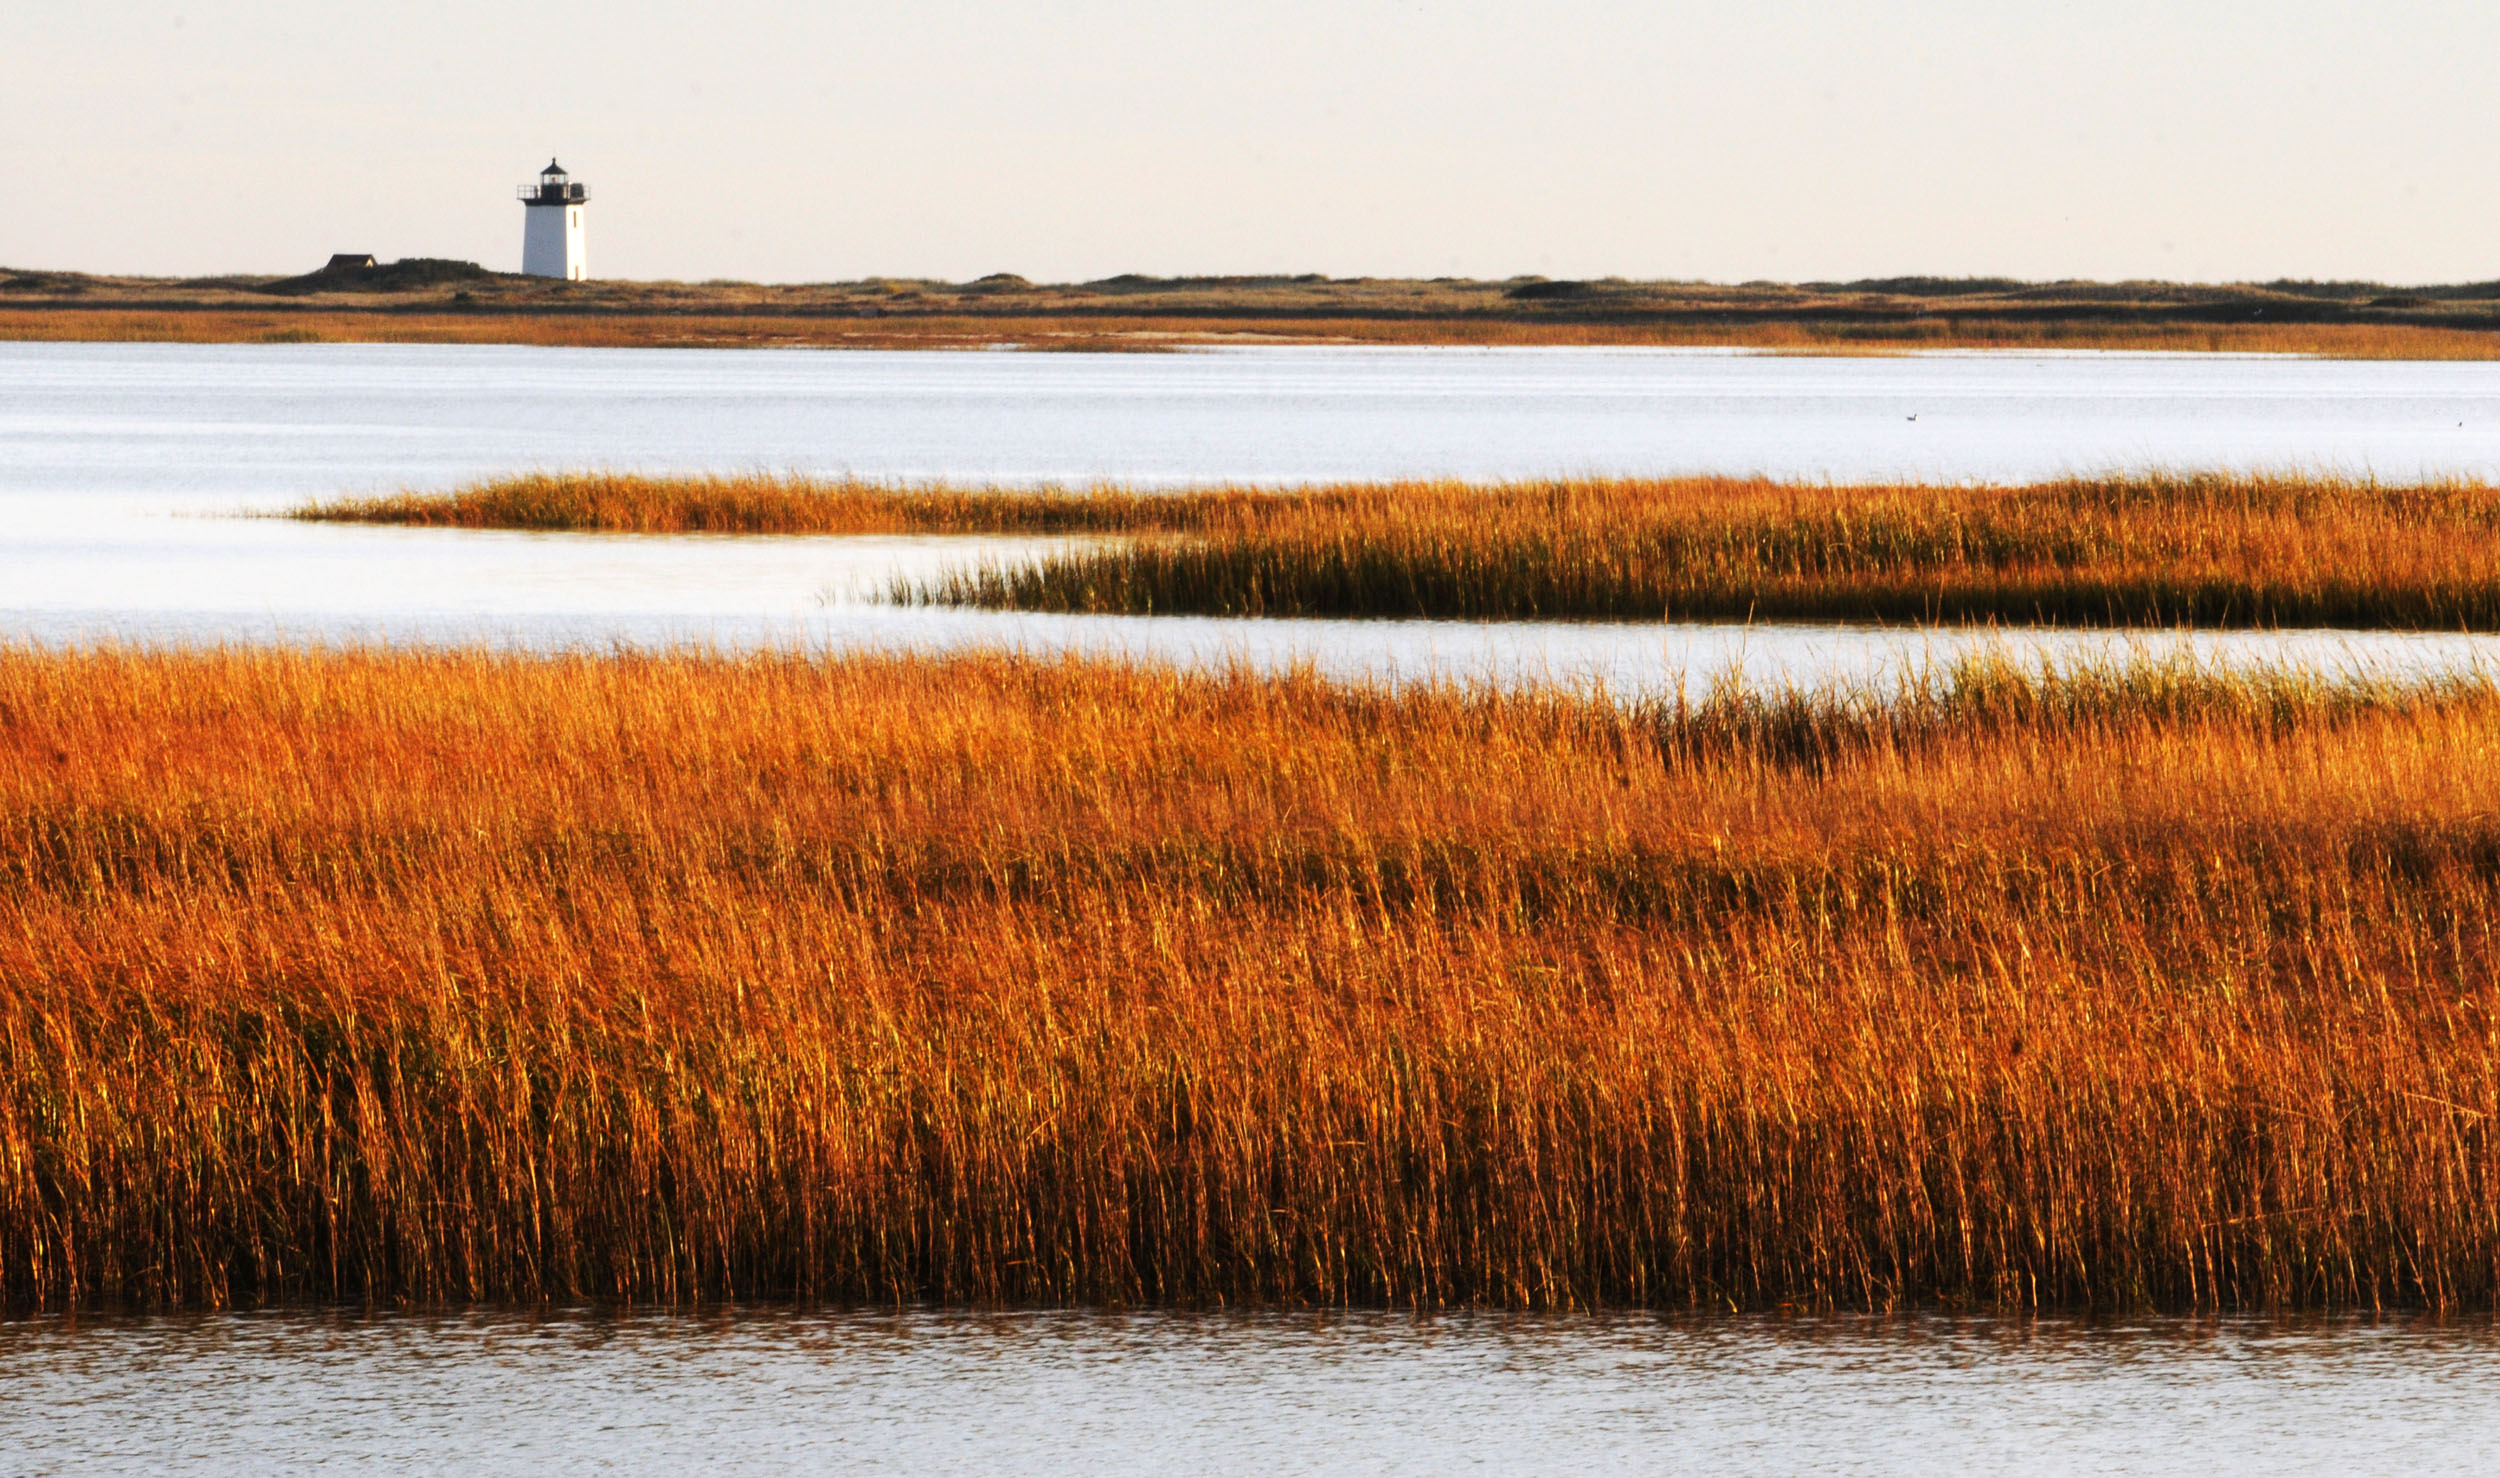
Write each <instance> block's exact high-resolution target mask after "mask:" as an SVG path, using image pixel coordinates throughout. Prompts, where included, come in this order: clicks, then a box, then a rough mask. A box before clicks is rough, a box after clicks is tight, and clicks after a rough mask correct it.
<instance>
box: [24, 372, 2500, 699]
mask: <svg viewBox="0 0 2500 1478" xmlns="http://www.w3.org/2000/svg"><path fill="white" fill-rule="evenodd" d="M1913 415H1915V416H1916V417H1917V419H1916V420H1915V421H1913V420H1911V419H1909V418H1910V417H1911V416H1913ZM583 466H610V467H619V468H639V469H652V470H666V469H686V470H739V469H755V468H764V469H796V470H807V471H813V472H850V473H857V474H861V475H864V476H871V477H880V478H941V477H942V478H952V479H960V480H972V479H1001V480H1008V481H1019V482H1086V481H1090V480H1096V479H1107V480H1113V481H1119V482H1126V483H1133V484H1153V485H1170V484H1186V483H1199V482H1210V481H1220V480H1240V481H1256V482H1267V483H1293V482H1302V481H1309V480H1313V479H1322V478H1385V477H1399V476H1410V475H1418V474H1430V473H1447V474H1452V475H1459V476H1466V477H1478V478H1489V477H1523V476H1537V475H1544V474H1554V473H1567V472H1623V473H1638V472H1676V471H1721V472H1764V473H1770V474H1773V475H1776V476H1781V477H1791V478H1832V479H1853V478H1867V477H1887V476H1920V477H1931V478H1948V479H1981V478H1992V479H2001V478H2021V477H2038V476H2049V475H2053V474H2056V473H2060V472H2068V471H2092V470H2107V469H2125V468H2148V467H2171V468H2195V467H2225V466H2231V467H2301V468H2340V469H2345V470H2353V471H2375V472H2378V473H2380V474H2382V475H2387V476H2403V477H2410V476H2414V475H2417V474H2422V473H2460V474H2472V475H2478V476H2491V477H2500V365H2486V364H2384V363H2336V362H2328V361H2305V360H2290V359H2250V358H2229V359H2209V358H2185V357H2164V356H2147V355H2089V356H2078V355H1987V356H1932V357H1922V358H1915V359H1803V358H1776V357H1764V356H1741V355H1728V354H1710V353H1692V352H1672V351H1639V350H1443V349H1432V350H1415V349H1345V350H1333V349H1275V350H1238V351H1226V352H1222V353H1209V354H1184V355H1077V354H985V353H971V354H873V353H871V354H850V353H841V354H828V353H804V352H799V353H767V352H754V351H699V350H685V351H680V350H617V351H608V350H579V349H531V348H463V347H439V346H414V345H243V346H194V345H102V344H0V518H5V520H6V524H5V528H6V530H7V532H6V533H5V534H0V636H17V637H33V638H37V639H43V640H82V639H93V638H97V637H105V636H117V637H123V638H136V639H145V640H231V639H246V640H270V639H281V640H285V639H325V640H339V639H365V638H378V639H385V640H465V641H474V640H488V641H497V642H516V643H527V644H540V645H545V644H590V645H596V646H605V645H607V644H609V643H611V642H614V641H619V640H625V641H639V642H668V641H687V640H690V641H697V642H706V643H724V644H732V645H736V644H745V643H752V642H809V643H821V644H828V645H834V646H843V647H857V646H876V647H893V646H910V647H948V646H962V645H996V644H1012V645H1019V646H1026V647H1038V648H1063V647H1074V648H1080V649H1085V650H1095V651H1115V652H1127V653H1136V654H1140V655H1147V656H1160V657H1174V658H1181V659H1185V660H1198V661H1207V660H1231V659H1237V658H1238V659H1247V660H1251V661H1254V662H1281V661H1291V660H1310V661H1314V662H1317V663H1318V664H1319V665H1320V666H1321V667H1323V668H1324V669H1326V670H1331V671H1338V672H1348V673H1369V674H1396V675H1419V674H1432V675H1440V676H1452V677H1472V676H1497V677H1515V676H1528V677H1557V678H1565V679H1576V678H1589V677H1596V678H1602V679H1603V680H1605V681H1607V682H1608V683H1610V684H1612V685H1613V686H1615V687H1616V688H1618V689H1623V690H1643V689H1656V688H1658V687H1660V686H1664V685H1668V684H1671V683H1673V682H1675V681H1678V680H1679V679H1680V680H1684V681H1698V680H1703V679H1706V678H1707V677H1709V676H1711V675H1713V674H1716V673H1718V672H1720V671H1723V670H1725V669H1726V668H1728V667H1729V666H1730V665H1733V664H1741V665H1742V666H1743V668H1744V670H1745V671H1746V672H1747V673H1748V674H1749V675H1750V676H1753V677H1756V678H1759V679H1762V680H1767V681H1783V680H1795V681H1807V682H1811V681H1815V680H1818V679H1821V678H1825V677H1830V676H1835V675H1847V676H1859V675H1863V674H1866V673H1869V672H1876V671H1880V670H1884V669H1887V668H1889V667H1896V666H1898V665H1899V664H1900V663H1902V662H1904V661H1915V660H1919V659H1922V658H1927V657H1939V656H1945V655H1949V654H1950V652H1951V651H1952V650H1954V649H1955V647H1956V646H1957V645H1958V644H1959V643H1958V641H1957V640H1956V639H1950V638H1934V637H1928V636H1922V635H1918V634H1914V633H1912V634H1903V633H1882V632H1867V631H1857V630H1848V629H1841V628H1811V627H1805V628H1800V627H1772V628H1757V629H1755V630H1752V631H1745V630H1741V629H1737V628H1730V627H1724V626H1716V627H1690V626H1686V627H1658V626H1639V627H1621V626H1587V625H1574V626H1552V625H1519V626H1506V627H1499V628H1484V627H1471V626H1466V625H1459V624H1446V623H1434V622H1294V623H1286V622H1209V621H1194V620H1174V621H1151V622H1138V621H1122V620H1087V619H1081V618H1080V619H1070V618H1049V617H1031V616H1014V615H998V614H989V613H970V612H929V611H912V610H900V609H895V608H891V607H886V606H882V605H878V604H875V603H873V602H872V601H870V600H868V599H866V597H869V596H872V595H873V594H874V593H875V592H876V591H878V590H880V589H882V588H883V585H884V583H885V581H886V579H887V578H888V577H890V576H891V575H893V574H894V573H896V572H898V571H901V572H909V571H915V570H917V571H925V570H929V569H933V568H935V567H937V566H939V565H941V564H944V563H946V562H949V561H953V560H959V559H966V558H976V557H983V556H987V557H1001V556H1005V555H1009V554H1012V553H1014V552H1015V549H1016V546H1013V545H1008V544H1002V543H995V542H994V543H991V544H987V545H983V546H979V547H968V546H964V545H958V544H949V543H946V542H944V541H936V540H898V539H887V540H827V539H774V540H718V539H712V540H705V539H692V540H665V541H663V540H650V539H634V538H617V537H600V536H585V535H553V536H551V535H509V534H476V533H459V532H448V531H425V530H399V529H352V528H324V527H313V526H305V525H297V524H289V523H282V522H276V521H270V520H251V519H238V518H234V517H230V516H226V515H231V514H234V513H236V512H240V511H247V510H253V509H260V510H267V509H275V508H282V507H285V506H288V505H290V504H292V503H294V502H296V501H298V500H300V499H302V498H305V497H308V496H316V495H328V494H334V493H339V492H354V491H375V490H384V489H392V488H399V487H441V486H446V485H450V484H453V483H456V482H459V481H461V480H463V479H466V478H471V477H476V476H479V475H483V474H487V473H494V472H504V471H514V470H523V469H529V468H563V467H583ZM2078 642H2080V643H2081V644H2082V645H2086V646H2091V645H2098V644H2100V642H2099V641H2097V640H2095V639H2088V638H2063V639H2059V640H2058V642H2057V643H2054V644H2058V645H2074V644H2076V643H2078ZM2212 644H2213V645H2214V646H2216V647H2217V648H2218V649H2220V650H2224V651H2231V652H2249V653H2254V654H2257V655H2260V656H2265V657H2291V658H2293V659H2296V660H2312V661H2323V662H2327V663H2330V664H2334V663H2343V662H2348V661H2353V662H2369V663H2392V664H2397V665H2402V666H2407V667H2414V668H2421V667H2438V666H2454V665H2456V664H2458V663H2460V662H2463V661H2470V660H2477V659H2478V657H2479V656H2480V654H2483V653H2485V652H2487V651H2488V650H2490V644H2488V643H2485V642H2482V641H2479V640H2477V641H2468V640H2461V639H2458V638H2439V637H2432V638H2404V637H2384V636H2377V637H2369V638H2360V639H2354V640H2350V641H2347V640H2345V639H2343V638H2339V637H2331V636H2330V637H2316V636H2306V637H2299V638H2292V639H2278V638H2272V637H2259V638H2225V639H2217V640H2215V641H2214V642H2213V643H2212Z"/></svg>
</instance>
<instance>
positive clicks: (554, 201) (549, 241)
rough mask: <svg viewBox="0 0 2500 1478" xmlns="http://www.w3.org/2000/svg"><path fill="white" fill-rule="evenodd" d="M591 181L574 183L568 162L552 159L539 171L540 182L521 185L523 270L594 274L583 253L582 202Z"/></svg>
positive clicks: (577, 277)
mask: <svg viewBox="0 0 2500 1478" xmlns="http://www.w3.org/2000/svg"><path fill="white" fill-rule="evenodd" d="M589 199H590V187H589V186H588V185H576V184H573V183H572V182H571V181H570V180H569V179H568V178H567V177H566V176H565V173H564V166H563V165H561V164H558V163H556V162H555V161H554V160H552V159H550V160H548V161H547V167H546V168H545V169H542V170H540V171H539V172H538V183H537V184H535V185H523V186H522V187H521V204H523V205H524V206H527V207H528V209H526V210H524V211H523V212H522V213H521V214H522V216H523V217H524V218H525V220H526V222H527V224H526V226H525V227H524V228H523V230H522V232H521V271H522V272H523V273H525V274H527V275H528V276H531V277H561V278H563V279H564V280H565V281H567V282H579V281H581V280H582V279H583V278H585V277H588V276H589V275H590V267H589V265H588V263H587V262H586V261H585V260H584V258H583V256H582V204H583V202H585V201H587V200H589Z"/></svg>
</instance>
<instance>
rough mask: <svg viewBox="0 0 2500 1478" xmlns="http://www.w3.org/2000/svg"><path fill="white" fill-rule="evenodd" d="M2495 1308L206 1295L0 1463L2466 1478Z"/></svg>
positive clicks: (48, 1334)
mask: <svg viewBox="0 0 2500 1478" xmlns="http://www.w3.org/2000/svg"><path fill="white" fill-rule="evenodd" d="M2495 1376H2500V1334H2496V1333H2495V1331H2494V1329H2493V1327H2492V1326H2491V1325H2490V1324H2489V1323H2487V1322H2477V1323H2472V1324H2467V1325H2441V1324H2433V1323H2427V1322H2422V1321H2415V1320H2388V1321H2372V1322H2364V1321H2315V1322H2301V1323H2266V1322H2253V1321H2238V1322H2218V1323H2217V1322H2185V1321H2178V1322H2170V1321H2152V1322H2134V1323H2126V1324H2115V1325H2094V1324H2084V1323H2077V1322H2067V1321H2009V1320H1986V1319H1971V1320H1957V1319H1949V1318H1938V1317H1928V1318H1898V1319H1887V1318H1814V1319H1761V1318H1741V1319H1739V1318H1728V1319H1703V1320H1661V1319H1653V1318H1531V1317H1518V1316H1493V1315H1460V1316H1447V1317H1439V1318H1414V1317H1409V1316H1403V1315H1390V1314H1370V1315H1326V1316H1288V1315H1190V1314H1139V1315H1113V1314H1071V1313H1051V1314H1025V1315H980V1314H951V1313H903V1314H814V1313H802V1312H791V1311H786V1310H754V1309H750V1310H740V1311H737V1312H735V1313H732V1314H724V1315H716V1316H638V1317H604V1316H595V1315H561V1316H535V1317H533V1316H525V1315H466V1316H449V1317H435V1318H427V1317H415V1316H380V1317H354V1316H342V1315H325V1314H275V1315H262V1314H251V1315H202V1316H187V1317H180V1318H164V1319H150V1320H134V1321H105V1322H90V1323H85V1324H80V1325H76V1326H72V1325H67V1324H62V1323H56V1322H33V1323H19V1324H13V1325H10V1324H0V1469H6V1470H8V1471H12V1472H22V1471H80V1470H93V1469H120V1470H131V1471H135V1470H143V1469H144V1470H150V1471H159V1472H166V1471H172V1472H184V1471H192V1472H234V1471H252V1472H266V1471H273V1470H285V1471H296V1470H304V1469H313V1468H340V1469H364V1468H375V1467H389V1468H394V1469H407V1468H418V1469H448V1468H473V1467H492V1468H497V1469H503V1470H514V1471H518V1470H528V1471H533V1472H567V1471H582V1470H589V1469H615V1470H625V1471H643V1472H658V1471H671V1470H693V1469H697V1468H700V1469H703V1470H706V1471H772V1472H787V1471H794V1470H828V1469H838V1470H841V1471H855V1472H916V1473H917V1472H995V1471H1000V1470H1008V1471H1086V1472H1099V1473H1163V1472H1170V1471H1173V1470H1175V1469H1179V1468H1187V1469H1189V1470H1191V1471H1195V1472H1209V1473H1265V1472H1276V1471H1297V1472H1299V1471H1317V1472H1348V1473H1381V1472H1400V1473H1410V1472H1411V1473H1426V1472H1431V1473H1438V1472H1447V1471H1450V1470H1453V1469H1467V1468H1472V1469H1477V1470H1484V1471H1497V1472H1557V1473H1558V1472H1572V1471H1605V1472H1696V1473H1715V1472H1728V1471H1779V1472H1817V1471H1842V1472H1954V1471H1980V1472H2015V1471H2021V1472H2043V1473H2061V1472H2071V1473H2092V1472H2111V1471H2124V1472H2133V1473H2211V1472H2216V1471H2244V1470H2257V1471H2267V1472H2285V1473H2298V1472H2312V1473H2347V1472H2356V1471H2365V1472H2390V1471H2397V1470H2404V1471H2410V1472H2415V1473H2448V1472H2458V1473H2463V1472H2478V1471H2483V1472H2487V1471H2490V1470H2491V1468H2492V1466H2493V1464H2495V1463H2500V1399H2495V1397H2500V1382H2496V1381H2495Z"/></svg>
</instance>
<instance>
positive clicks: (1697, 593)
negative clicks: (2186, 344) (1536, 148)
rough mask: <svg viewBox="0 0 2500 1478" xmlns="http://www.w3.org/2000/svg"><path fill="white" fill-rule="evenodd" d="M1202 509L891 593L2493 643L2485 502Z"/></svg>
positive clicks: (1513, 490)
mask: <svg viewBox="0 0 2500 1478" xmlns="http://www.w3.org/2000/svg"><path fill="white" fill-rule="evenodd" d="M1217 497H1218V499H1219V504H1218V507H1219V508H1220V512H1215V513H1213V514H1212V516H1210V517H1209V518H1208V519H1207V520H1206V521H1205V522H1204V523H1203V524H1202V526H1201V527H1200V528H1198V529H1196V530H1193V531H1191V532H1190V533H1189V535H1188V536H1187V537H1180V538H1165V539H1147V540H1138V541H1133V542H1128V543H1123V544H1120V545H1116V546H1111V547H1092V548H1084V549H1076V550H1067V551H1061V552H1059V553H1056V554H1054V555H1052V556H1050V557H1048V558H1046V559H1042V560H1039V561H1036V562H1031V563H1025V564H1019V565H1000V566H992V567H988V568H980V569H974V570H969V571H966V572H963V573H959V574H957V575H954V576H951V577H946V578H942V579H939V580H937V581H934V582H928V583H922V584H916V585H910V586H906V587H903V588H901V589H898V591H897V592H896V594H897V596H898V597H899V598H902V599H906V600H915V601H927V602H943V603H952V604H969V605H982V606H995V607H1010V608H1016V609H1023V610H1045V611H1086V612H1101V613H1124V614H1145V613H1154V612H1161V613H1188V614H1200V615H1227V616H1405V617H1439V618H1450V619H1472V620H1512V619H1549V620H1551V619H1561V620H1612V621H1630V620H1645V621H1654V620H1659V619H1661V618H1664V619H1670V620H1704V621H1713V620H1745V619H1757V618H1758V619H1765V620H1783V619H1801V620H1858V621H1891V622H2010V623H2026V624H2033V623H2036V624H2053V625H2067V626H2180V625H2188V626H2213V627H2269V626H2348V627H2394V628H2405V629H2449V630H2454V629H2458V628H2474V629H2482V630H2488V629H2491V628H2493V627H2494V626H2500V542H2496V540H2495V533H2496V531H2500V493H2495V491H2494V490H2492V489H2490V488H2487V487H2483V486H2479V485H2466V484H2437V485H2419V486H2389V485H2383V484H2379V483H2374V482H2368V481H2361V480H2353V479H2343V478H2329V477H2314V478H2226V477H2198V478H2179V479H2173V478H2147V479H2124V480H2070V481H2063V482H2055V483H2045V484H2038V485H2033V486H2026V487H1799V486H1793V485H1783V484H1774V483H1768V482H1739V481H1725V480H1711V479H1689V480H1678V481H1669V482H1639V481H1618V482H1557V483H1540V484H1510V485H1502V486H1496V487H1470V486H1466V485H1461V484H1446V483H1434V484H1401V485H1396V486H1387V487H1379V488H1349V489H1327V490H1322V491H1320V492H1316V493H1313V494H1311V495H1309V496H1307V497H1304V498H1300V499H1274V500H1266V501H1259V500H1242V499H1239V498H1238V497H1237V496H1232V495H1221V494H1219V495H1217Z"/></svg>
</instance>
